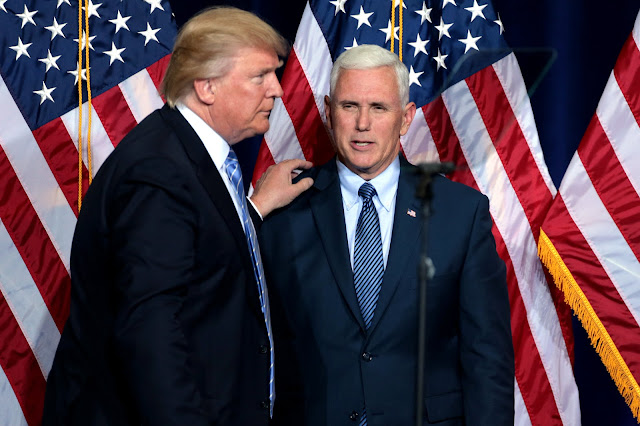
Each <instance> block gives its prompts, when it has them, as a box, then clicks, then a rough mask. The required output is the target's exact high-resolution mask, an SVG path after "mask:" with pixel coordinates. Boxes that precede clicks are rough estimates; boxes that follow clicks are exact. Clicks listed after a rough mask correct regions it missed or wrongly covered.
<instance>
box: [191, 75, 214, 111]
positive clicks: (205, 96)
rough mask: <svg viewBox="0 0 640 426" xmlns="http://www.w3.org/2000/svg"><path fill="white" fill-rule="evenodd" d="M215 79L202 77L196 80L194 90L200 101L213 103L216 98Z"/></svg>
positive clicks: (208, 103)
mask: <svg viewBox="0 0 640 426" xmlns="http://www.w3.org/2000/svg"><path fill="white" fill-rule="evenodd" d="M215 89H216V86H215V79H213V78H201V79H197V80H194V82H193V91H194V93H195V95H196V97H197V98H198V100H199V101H200V102H202V103H203V104H207V105H212V104H213V102H214V100H215V97H216V96H215V92H216V91H215Z"/></svg>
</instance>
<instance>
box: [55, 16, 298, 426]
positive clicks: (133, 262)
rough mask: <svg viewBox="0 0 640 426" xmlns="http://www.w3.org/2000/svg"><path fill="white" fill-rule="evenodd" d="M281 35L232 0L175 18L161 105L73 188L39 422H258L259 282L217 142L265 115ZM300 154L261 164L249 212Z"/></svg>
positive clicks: (260, 126)
mask: <svg viewBox="0 0 640 426" xmlns="http://www.w3.org/2000/svg"><path fill="white" fill-rule="evenodd" d="M287 49H288V46H287V43H286V41H285V40H284V39H283V38H282V37H281V36H280V35H279V34H277V33H276V32H275V31H274V30H273V29H272V28H271V27H270V26H269V25H267V24H266V23H264V22H263V21H261V20H260V19H259V18H257V17H256V16H255V15H252V14H250V13H248V12H244V11H241V10H238V9H234V8H215V9H209V10H206V11H204V12H203V13H201V14H199V15H198V16H196V17H194V18H193V19H192V20H191V21H189V22H188V23H187V24H186V25H185V26H184V27H183V28H182V29H181V31H180V33H179V35H178V37H177V40H176V42H175V46H174V51H173V56H172V58H171V62H170V64H169V68H168V70H167V74H166V76H165V80H164V82H163V85H164V93H165V96H166V99H167V105H165V106H164V107H163V108H162V109H160V110H158V111H155V112H154V113H152V114H151V115H150V116H149V117H148V118H146V119H145V120H144V121H143V122H141V123H140V124H139V125H138V126H137V127H136V128H135V129H133V130H132V131H131V132H130V133H129V134H128V135H127V136H126V137H125V138H124V139H123V140H122V142H121V143H120V144H119V145H118V147H117V148H116V149H115V151H114V152H113V154H112V155H111V156H110V157H109V158H108V159H107V161H106V162H105V163H104V165H103V166H102V167H101V169H100V171H99V173H98V174H97V176H96V178H95V180H94V181H93V184H92V185H91V187H90V188H89V191H88V192H87V195H86V197H85V199H84V203H83V205H82V210H81V212H80V215H79V217H78V223H77V227H76V230H75V234H74V241H73V246H72V256H71V276H72V290H71V293H72V294H71V313H70V316H69V320H68V322H67V324H66V326H65V329H64V332H63V334H62V338H61V341H60V345H59V347H58V351H57V353H56V357H55V361H54V364H53V368H52V371H51V373H50V375H49V378H48V383H47V392H46V401H45V411H44V424H45V425H54V424H59V425H66V426H68V425H118V426H122V425H140V424H144V425H179V426H185V425H189V426H194V425H213V424H215V425H243V426H244V425H267V424H268V422H269V419H270V414H271V410H272V409H273V403H274V399H275V398H274V397H275V395H274V394H273V392H272V390H273V389H272V384H273V382H272V379H271V374H272V372H273V355H274V349H273V345H272V342H271V339H272V337H271V332H270V331H271V330H270V314H269V303H268V292H267V289H266V284H265V282H264V276H263V274H262V270H261V268H262V266H261V261H260V253H259V247H258V246H257V240H256V239H255V229H254V228H253V224H252V221H251V219H250V218H249V215H250V214H251V213H254V215H255V213H256V212H255V211H252V209H250V208H249V207H248V205H247V203H246V201H245V197H244V190H243V188H242V181H241V180H239V177H240V176H241V174H240V170H239V168H238V164H237V159H236V158H235V154H234V153H233V150H232V149H231V147H230V145H233V144H234V143H236V142H238V141H240V140H242V139H244V138H246V137H248V136H252V135H255V134H259V133H264V132H266V131H267V129H268V127H269V121H268V119H269V112H270V111H271V109H272V108H273V105H274V99H275V98H277V97H279V96H280V95H281V94H282V89H281V87H280V85H279V83H278V80H277V77H276V75H275V70H276V69H277V68H278V67H279V66H280V65H281V60H280V58H279V56H284V55H286V53H287ZM309 166H310V163H307V162H305V161H298V160H296V161H289V162H285V163H284V164H281V165H279V166H276V167H275V168H272V169H270V170H269V171H268V173H267V177H266V178H265V179H263V180H261V182H260V183H261V185H260V186H258V188H256V191H255V194H254V197H253V198H252V200H251V201H252V202H253V204H254V205H255V207H256V208H257V211H258V213H261V214H262V215H266V214H268V213H269V212H270V211H271V210H273V209H274V208H277V207H281V206H282V205H284V204H286V203H288V202H290V201H291V199H293V198H295V196H297V195H298V194H299V193H300V192H302V191H304V190H305V189H307V188H308V187H309V186H310V185H311V180H310V179H309V180H306V181H302V182H301V183H298V184H295V185H292V182H291V170H293V169H295V168H307V167H309ZM249 204H251V203H249Z"/></svg>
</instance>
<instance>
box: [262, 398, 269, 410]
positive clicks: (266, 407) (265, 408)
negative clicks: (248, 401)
mask: <svg viewBox="0 0 640 426" xmlns="http://www.w3.org/2000/svg"><path fill="white" fill-rule="evenodd" d="M269 406H270V404H269V400H268V399H265V400H264V401H262V402H261V403H260V408H262V409H264V410H268V409H269Z"/></svg>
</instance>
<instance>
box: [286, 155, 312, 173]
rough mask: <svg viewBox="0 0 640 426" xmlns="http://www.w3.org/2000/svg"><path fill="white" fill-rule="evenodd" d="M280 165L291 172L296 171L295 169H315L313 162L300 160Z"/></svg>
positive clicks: (292, 160)
mask: <svg viewBox="0 0 640 426" xmlns="http://www.w3.org/2000/svg"><path fill="white" fill-rule="evenodd" d="M278 164H283V165H285V166H286V168H287V169H289V170H290V171H294V170H295V169H310V168H311V167H313V163H312V162H311V161H307V160H302V159H299V158H294V159H291V160H284V161H282V162H280V163H278Z"/></svg>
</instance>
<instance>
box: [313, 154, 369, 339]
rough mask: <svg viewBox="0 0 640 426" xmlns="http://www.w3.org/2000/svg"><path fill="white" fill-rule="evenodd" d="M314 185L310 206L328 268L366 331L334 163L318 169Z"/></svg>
mask: <svg viewBox="0 0 640 426" xmlns="http://www.w3.org/2000/svg"><path fill="white" fill-rule="evenodd" d="M313 186H314V188H315V189H316V190H317V191H316V192H315V193H314V194H313V196H311V198H310V199H309V203H310V206H311V212H312V214H313V218H314V220H315V223H316V225H317V227H318V234H319V236H320V240H321V242H322V245H323V247H324V252H325V253H326V256H327V260H328V262H329V267H330V268H331V271H332V273H333V276H334V277H335V280H336V283H337V284H338V288H339V289H340V291H341V292H342V296H343V297H344V300H345V302H346V304H347V306H349V309H350V310H351V313H352V315H353V317H354V319H355V320H356V321H357V322H358V324H360V327H361V328H362V330H365V325H364V321H363V320H362V314H361V313H360V306H359V305H358V299H357V297H356V292H355V288H354V285H353V271H352V270H351V262H350V261H349V246H348V244H347V237H346V235H347V231H346V228H345V224H344V210H343V208H342V194H341V192H340V180H339V179H338V172H337V169H336V162H335V160H330V161H329V162H328V163H327V164H325V165H324V166H322V167H320V168H319V169H318V174H317V175H316V177H315V181H314V184H313Z"/></svg>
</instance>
